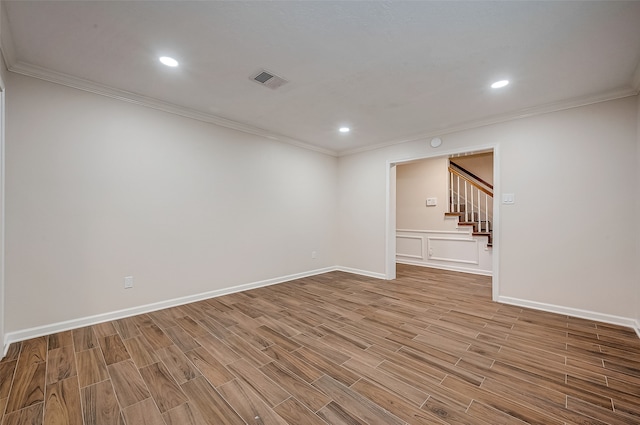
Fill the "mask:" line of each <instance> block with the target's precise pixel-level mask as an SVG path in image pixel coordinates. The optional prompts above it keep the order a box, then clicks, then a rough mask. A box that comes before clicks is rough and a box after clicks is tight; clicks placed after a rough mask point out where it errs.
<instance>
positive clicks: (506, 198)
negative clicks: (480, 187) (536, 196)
mask: <svg viewBox="0 0 640 425" xmlns="http://www.w3.org/2000/svg"><path fill="white" fill-rule="evenodd" d="M502 203H503V204H508V205H509V204H515V203H516V195H514V194H513V193H503V194H502Z"/></svg>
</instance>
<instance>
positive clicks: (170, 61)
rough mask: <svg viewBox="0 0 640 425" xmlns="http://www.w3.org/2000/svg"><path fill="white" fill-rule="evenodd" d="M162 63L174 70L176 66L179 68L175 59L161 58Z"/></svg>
mask: <svg viewBox="0 0 640 425" xmlns="http://www.w3.org/2000/svg"><path fill="white" fill-rule="evenodd" d="M160 62H161V63H162V64H163V65H167V66H170V67H172V68H175V67H176V66H178V61H177V60H175V59H174V58H170V57H169V56H160Z"/></svg>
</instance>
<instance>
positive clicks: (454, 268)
mask: <svg viewBox="0 0 640 425" xmlns="http://www.w3.org/2000/svg"><path fill="white" fill-rule="evenodd" d="M396 263H400V264H408V265H410V266H420V267H428V268H430V269H440V270H448V271H450V272H461V273H471V274H478V275H481V276H493V273H492V272H491V271H490V270H478V269H471V268H466V267H458V266H447V265H442V264H432V263H424V262H421V261H411V260H404V259H403V260H396Z"/></svg>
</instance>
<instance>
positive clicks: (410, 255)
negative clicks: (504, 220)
mask: <svg viewBox="0 0 640 425" xmlns="http://www.w3.org/2000/svg"><path fill="white" fill-rule="evenodd" d="M487 242H488V241H487V238H486V237H484V236H473V235H472V234H471V231H470V230H467V229H462V230H451V231H449V230H407V229H398V230H396V262H398V263H403V264H414V265H418V266H425V267H433V268H438V269H445V270H453V271H461V272H467V273H475V274H482V275H487V276H491V275H492V250H491V248H490V247H487Z"/></svg>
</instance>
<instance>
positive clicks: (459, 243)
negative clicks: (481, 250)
mask: <svg viewBox="0 0 640 425" xmlns="http://www.w3.org/2000/svg"><path fill="white" fill-rule="evenodd" d="M427 252H428V253H429V258H430V259H432V260H440V261H449V262H452V263H465V264H478V262H479V260H478V240H477V239H459V238H441V237H428V238H427Z"/></svg>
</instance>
